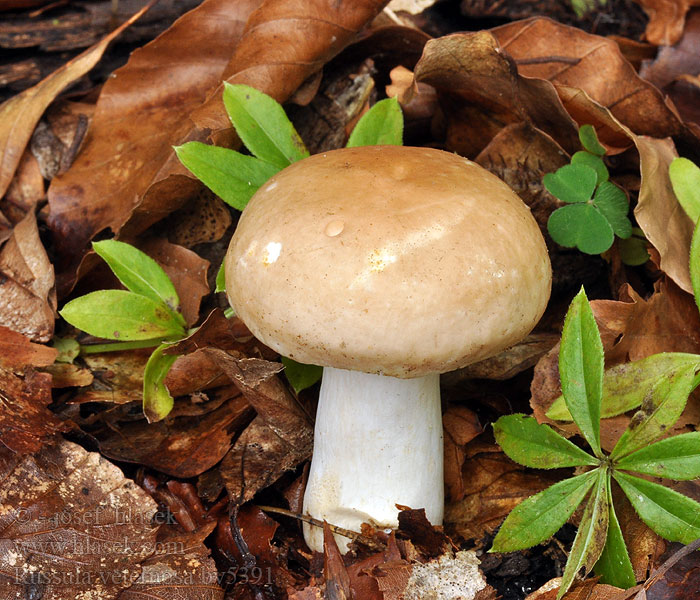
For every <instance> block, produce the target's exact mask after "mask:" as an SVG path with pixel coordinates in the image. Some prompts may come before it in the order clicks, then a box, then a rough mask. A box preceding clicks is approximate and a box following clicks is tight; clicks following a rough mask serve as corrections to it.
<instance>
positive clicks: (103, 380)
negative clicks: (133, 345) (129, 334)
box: [70, 350, 150, 404]
mask: <svg viewBox="0 0 700 600" xmlns="http://www.w3.org/2000/svg"><path fill="white" fill-rule="evenodd" d="M149 354H150V351H149V350H140V351H136V352H134V351H133V350H132V351H126V352H104V353H100V354H84V355H83V356H82V360H83V361H84V362H85V364H86V365H87V367H88V368H89V369H90V371H91V372H92V374H93V376H94V381H93V383H92V384H91V385H90V387H87V388H85V389H82V390H79V391H78V392H77V393H76V395H75V396H73V397H72V398H70V402H71V403H84V402H108V403H110V404H126V403H128V402H141V400H142V398H143V370H144V368H145V367H146V361H147V360H148V357H149Z"/></svg>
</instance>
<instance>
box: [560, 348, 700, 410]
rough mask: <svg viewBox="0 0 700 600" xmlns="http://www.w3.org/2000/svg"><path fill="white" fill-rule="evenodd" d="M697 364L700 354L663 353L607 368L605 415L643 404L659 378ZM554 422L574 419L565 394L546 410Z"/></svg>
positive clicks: (603, 406)
mask: <svg viewBox="0 0 700 600" xmlns="http://www.w3.org/2000/svg"><path fill="white" fill-rule="evenodd" d="M690 367H693V368H694V369H695V370H696V371H697V370H698V369H700V355H697V354H687V353H683V352H661V353H659V354H653V355H652V356H647V357H646V358H642V359H640V360H635V361H633V362H628V363H623V364H621V365H616V366H614V367H611V368H610V369H607V370H606V371H605V375H604V377H603V402H602V405H601V417H602V418H608V417H614V416H617V415H621V414H622V413H625V412H627V411H628V410H632V409H633V408H637V407H638V406H640V405H641V404H642V402H643V400H644V398H645V397H646V396H647V395H648V394H650V393H651V390H652V389H653V387H654V386H655V385H656V383H657V382H658V381H660V380H661V379H665V378H670V377H673V374H674V373H676V372H678V371H682V370H684V369H687V368H690ZM546 415H547V417H548V418H550V419H552V420H554V421H571V420H572V419H571V414H569V409H568V408H566V402H564V396H559V398H557V399H556V400H555V401H554V403H553V404H552V406H550V408H549V410H548V411H547V413H546Z"/></svg>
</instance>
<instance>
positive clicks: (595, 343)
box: [491, 289, 700, 599]
mask: <svg viewBox="0 0 700 600" xmlns="http://www.w3.org/2000/svg"><path fill="white" fill-rule="evenodd" d="M603 358H604V353H603V345H602V342H601V339H600V333H599V331H598V326H597V324H596V322H595V319H594V317H593V312H592V310H591V308H590V305H589V303H588V299H587V298H586V295H585V293H584V291H583V289H582V290H581V291H580V292H579V294H578V295H577V296H576V297H575V298H574V300H573V301H572V303H571V306H570V307H569V311H568V313H567V315H566V319H565V321H564V328H563V331H562V339H561V349H560V353H559V373H560V376H561V385H562V391H563V398H564V402H565V403H566V407H567V409H568V411H569V414H570V415H571V418H572V419H573V421H574V422H575V423H576V425H577V426H578V429H579V431H580V432H581V435H582V436H583V438H584V439H585V441H586V442H587V443H588V445H589V446H590V448H591V453H589V452H586V451H584V450H583V449H581V448H579V447H578V446H576V445H575V444H573V443H572V442H570V441H569V440H567V439H566V438H564V437H563V436H561V435H560V434H558V433H557V432H555V431H554V430H553V429H552V428H551V427H549V426H548V425H544V424H539V423H538V422H537V421H536V419H534V418H533V417H529V416H526V415H522V414H515V415H506V416H503V417H501V418H500V419H498V421H496V423H494V425H493V428H494V434H495V437H496V441H497V442H498V443H499V445H500V446H501V448H502V449H503V451H504V452H505V453H506V454H507V455H508V456H509V457H510V458H511V459H513V460H514V461H516V462H517V463H519V464H522V465H525V466H527V467H534V468H540V469H553V468H561V467H577V468H578V469H579V470H582V471H583V472H582V473H580V474H578V475H575V476H574V477H571V478H569V479H565V480H563V481H561V482H559V483H556V484H554V485H552V486H550V487H549V488H547V489H545V490H544V491H542V492H540V493H539V494H536V495H535V496H532V497H531V498H528V499H527V500H525V501H523V502H522V503H520V504H519V505H518V506H517V507H516V508H515V509H513V511H512V512H511V513H510V514H509V515H508V517H507V518H506V520H505V521H504V523H503V525H502V526H501V529H500V530H499V532H498V534H497V535H496V537H495V539H494V541H493V547H492V548H491V551H492V552H512V551H515V550H522V549H524V548H529V547H531V546H534V545H536V544H539V543H541V542H543V541H545V540H546V539H548V538H549V537H551V536H552V535H554V533H556V531H557V530H558V529H559V528H560V527H561V526H562V525H564V523H566V521H567V520H568V519H569V517H571V515H572V514H573V512H574V510H576V508H577V507H578V506H579V505H580V504H581V503H585V507H584V511H583V516H582V517H581V522H580V524H579V526H578V531H577V534H576V537H575V539H574V542H573V545H572V547H571V552H570V554H569V559H568V560H567V563H566V566H565V568H564V573H563V576H562V582H561V587H560V589H559V593H558V594H557V599H559V598H561V597H562V596H563V595H564V594H565V593H566V591H567V590H568V589H569V588H570V587H571V585H572V583H573V581H574V578H575V577H576V575H577V574H578V573H579V572H580V571H582V570H583V571H584V572H585V573H588V572H590V571H591V570H593V569H594V570H595V572H596V573H597V574H598V575H600V577H601V581H602V582H604V583H609V584H611V585H615V586H617V587H622V588H629V587H632V586H633V585H635V583H636V581H635V576H634V572H633V570H632V564H631V562H630V559H629V555H628V552H627V548H626V546H625V540H624V538H623V536H622V531H621V529H620V525H619V522H618V520H617V516H616V514H615V509H614V506H613V501H612V490H611V482H612V480H613V479H614V480H615V481H616V482H617V483H618V485H619V486H620V488H621V489H622V491H623V492H624V494H625V495H626V496H627V498H628V499H629V501H630V502H631V504H632V506H633V507H634V509H635V511H636V512H637V514H638V515H639V517H640V518H641V519H642V521H644V523H646V524H647V525H648V526H649V527H650V528H651V529H652V530H653V531H654V532H656V533H657V534H658V535H660V536H661V537H663V538H665V539H667V540H670V541H678V542H682V543H684V544H688V543H690V542H692V541H694V540H695V539H697V538H698V537H700V503H698V502H696V501H695V500H692V499H691V498H688V497H686V496H684V495H682V494H679V493H678V492H676V491H674V490H671V489H669V488H667V487H664V486H663V485H660V484H658V483H654V482H651V481H648V480H646V479H642V478H640V477H637V476H636V475H633V474H632V473H637V474H641V475H650V476H653V477H661V478H666V479H673V480H691V479H697V478H698V477H700V451H699V450H698V448H700V432H693V433H685V434H681V435H677V436H674V437H669V438H665V439H661V440H659V438H661V437H662V436H663V434H664V433H665V432H666V431H667V430H668V429H669V428H670V427H671V426H672V425H673V424H674V423H675V422H676V421H677V420H678V419H679V418H680V416H681V413H682V412H683V409H684V407H685V404H686V401H687V399H688V395H689V394H690V392H691V390H692V387H693V382H694V378H695V370H696V368H697V366H698V361H700V357H695V360H694V362H690V363H685V364H682V366H678V365H676V366H675V368H672V369H671V368H669V369H668V370H666V371H665V372H664V374H663V376H662V377H658V376H657V377H656V378H652V377H648V378H647V379H646V381H644V383H643V385H644V389H643V390H642V391H641V393H642V394H643V395H644V402H643V404H642V406H641V409H640V410H639V411H638V412H637V413H636V414H635V415H634V416H633V418H632V420H631V422H630V425H629V426H628V428H627V429H626V430H625V432H624V433H623V434H622V436H621V437H620V439H619V440H618V442H617V444H616V445H615V447H614V448H613V450H612V452H611V453H610V454H605V452H603V450H602V449H601V446H600V419H601V415H602V413H603V411H602V406H603V398H604V396H605V395H606V394H607V393H609V389H606V386H605V382H604V375H603V371H604V368H603ZM639 362H641V361H639ZM637 369H638V372H643V369H640V368H639V365H637ZM629 383H630V385H629V386H628V387H630V388H631V383H632V381H631V380H630V381H629ZM636 383H637V387H638V388H641V387H642V383H640V382H639V381H637V382H636ZM627 392H628V393H630V394H631V393H633V392H632V390H631V389H628V390H627ZM637 393H640V392H639V391H635V392H634V394H637ZM657 440H658V441H657Z"/></svg>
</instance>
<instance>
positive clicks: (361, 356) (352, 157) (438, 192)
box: [226, 146, 551, 551]
mask: <svg viewBox="0 0 700 600" xmlns="http://www.w3.org/2000/svg"><path fill="white" fill-rule="evenodd" d="M226 285H227V293H228V298H229V301H230V303H231V305H232V306H233V307H234V309H235V310H236V313H237V314H238V316H239V317H240V318H241V319H242V320H243V322H244V323H245V324H246V325H247V326H248V327H249V328H250V330H251V331H252V332H253V334H254V335H255V336H256V337H257V338H259V339H260V340H262V341H263V342H264V343H265V344H267V345H268V346H270V347H271V348H274V349H275V350H277V351H278V352H280V353H281V354H283V355H285V356H288V357H290V358H292V359H294V360H296V361H299V362H303V363H310V364H315V365H321V366H323V367H325V368H324V371H323V379H322V384H321V392H320V398H319V406H318V412H317V415H316V426H315V434H314V453H313V459H312V463H311V469H310V471H309V478H308V483H307V487H306V493H305V496H304V510H305V512H307V513H308V514H309V515H311V516H312V517H315V518H316V519H319V520H326V521H328V522H329V523H332V524H334V525H337V526H340V527H342V528H345V529H349V530H353V531H359V530H360V526H361V524H362V523H363V522H367V523H369V524H371V525H373V526H374V527H379V528H391V527H396V526H397V525H398V521H397V517H398V508H397V504H398V505H404V506H410V507H412V508H424V509H425V512H426V516H427V518H428V519H429V521H430V522H431V523H433V524H435V525H439V524H441V523H442V517H443V467H442V465H443V441H442V418H441V406H440V387H439V375H440V373H443V372H445V371H450V370H453V369H457V368H460V367H464V366H466V365H468V364H470V363H473V362H476V361H479V360H482V359H484V358H487V357H490V356H493V355H494V354H497V353H498V352H500V351H501V350H503V349H505V348H507V347H508V346H510V345H512V344H514V343H516V342H518V341H519V340H521V339H522V338H523V337H525V336H526V335H527V334H528V333H529V332H530V331H531V329H532V328H533V327H534V326H535V324H536V323H537V321H538V320H539V319H540V317H541V316H542V313H543V312H544V309H545V306H546V304H547V301H548V299H549V292H550V287H551V268H550V263H549V257H548V254H547V249H546V246H545V243H544V240H543V238H542V235H541V233H540V230H539V228H538V226H537V223H536V222H535V219H534V218H533V217H532V215H531V214H530V211H529V209H528V207H527V206H526V205H525V204H524V203H523V202H522V201H521V200H520V198H518V196H516V195H515V193H514V192H513V191H512V190H511V189H510V188H509V187H508V186H507V185H506V184H505V183H503V182H502V181H501V180H500V179H498V178H497V177H496V176H494V175H492V174H491V173H489V172H488V171H486V170H485V169H483V168H481V167H480V166H478V165H477V164H475V163H473V162H471V161H469V160H467V159H465V158H462V157H460V156H458V155H456V154H451V153H448V152H444V151H440V150H434V149H429V148H409V147H401V146H367V147H359V148H346V149H342V150H334V151H330V152H325V153H322V154H317V155H314V156H311V157H309V158H306V159H304V160H302V161H300V162H297V163H294V164H293V165H291V166H289V167H287V168H286V169H284V170H283V171H281V172H280V173H278V174H277V175H275V176H274V177H272V178H271V179H270V180H269V181H268V182H267V183H266V184H265V185H263V186H262V187H261V188H260V189H259V190H258V191H257V192H256V194H255V195H254V196H253V198H252V199H251V201H250V203H249V204H248V206H247V207H246V209H245V210H244V211H243V214H242V216H241V219H240V222H239V224H238V227H237V229H236V232H235V234H234V236H233V239H232V241H231V245H230V247H229V250H228V253H227V256H226ZM304 535H305V539H306V541H307V543H308V545H309V547H310V548H312V549H313V550H318V551H321V550H322V549H323V533H322V531H321V530H320V529H319V528H317V527H313V526H309V525H307V524H305V525H304ZM336 539H337V540H338V542H339V545H340V547H341V550H343V551H346V550H347V543H348V541H349V540H348V539H347V538H345V537H341V536H336Z"/></svg>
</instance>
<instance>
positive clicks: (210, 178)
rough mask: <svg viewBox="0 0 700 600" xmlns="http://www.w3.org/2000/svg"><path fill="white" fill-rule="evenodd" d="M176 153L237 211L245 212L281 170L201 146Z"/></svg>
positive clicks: (182, 148)
mask: <svg viewBox="0 0 700 600" xmlns="http://www.w3.org/2000/svg"><path fill="white" fill-rule="evenodd" d="M175 153H176V154H177V157H178V158H179V159H180V162H181V163H182V164H183V165H185V166H186V167H187V169H188V170H189V171H190V172H192V174H193V175H194V176H195V177H197V179H199V180H200V181H201V182H202V183H203V184H204V185H206V186H207V187H208V188H209V189H210V190H211V191H212V192H214V193H215V194H216V195H217V196H218V197H219V198H221V199H222V200H223V201H224V202H226V204H228V205H229V206H232V207H233V208H235V209H236V210H243V209H244V208H245V207H246V205H247V204H248V201H249V200H250V199H251V198H252V196H253V194H255V192H256V191H257V190H258V188H259V187H260V186H261V185H263V184H264V183H265V182H266V181H267V180H268V179H270V177H272V176H273V175H274V174H275V173H278V172H279V170H280V168H279V167H278V166H276V165H273V164H270V163H269V162H265V161H264V160H260V159H259V158H255V157H254V156H246V155H245V154H241V153H239V152H236V151H234V150H229V149H228V148H219V147H218V146H210V145H208V144H202V143H201V142H187V143H186V144H183V145H182V146H176V147H175Z"/></svg>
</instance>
